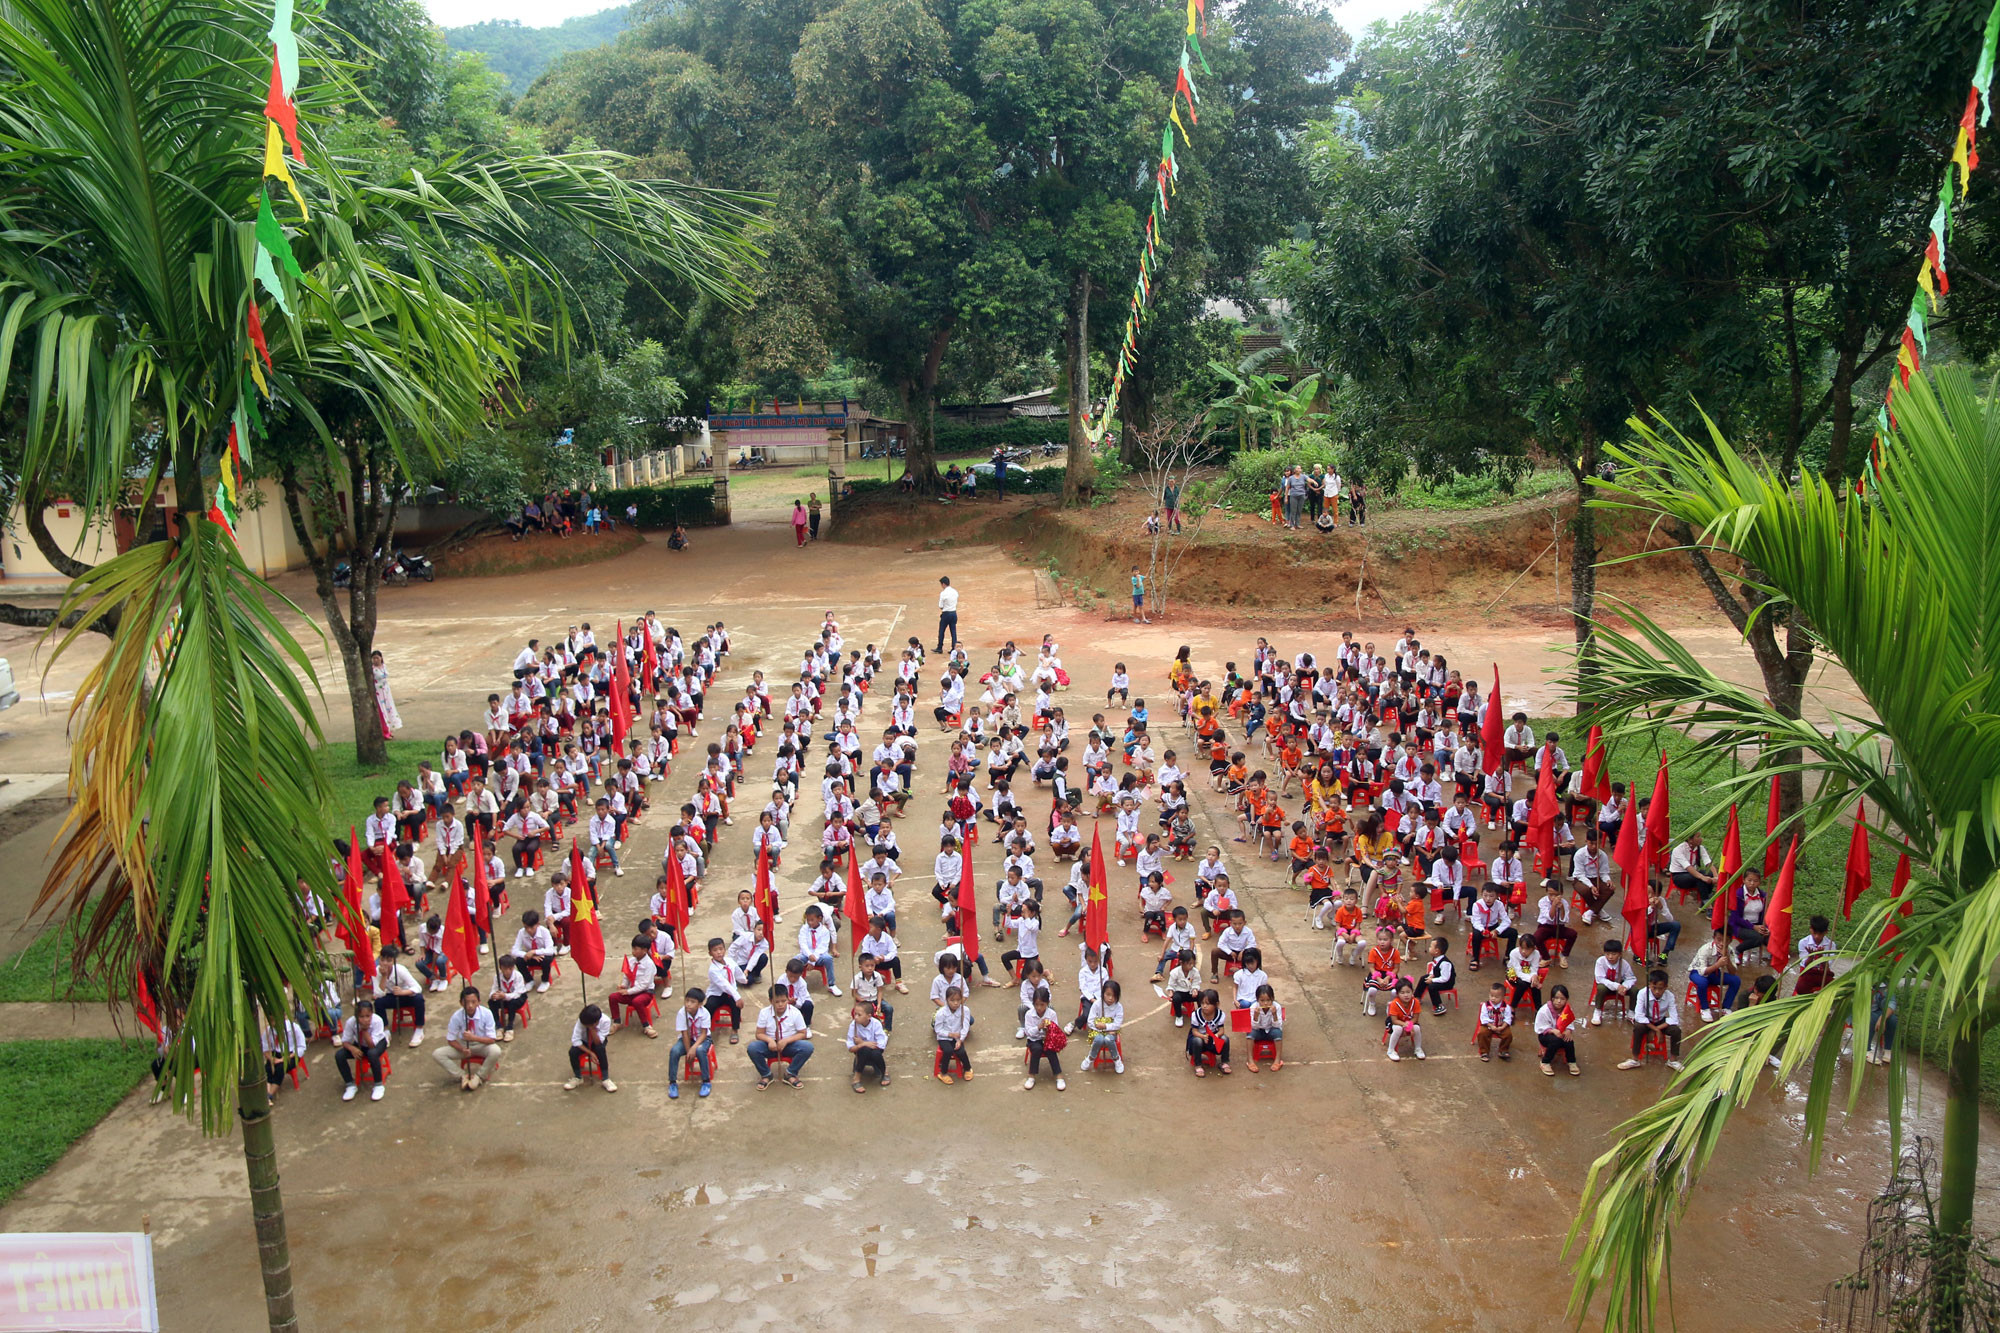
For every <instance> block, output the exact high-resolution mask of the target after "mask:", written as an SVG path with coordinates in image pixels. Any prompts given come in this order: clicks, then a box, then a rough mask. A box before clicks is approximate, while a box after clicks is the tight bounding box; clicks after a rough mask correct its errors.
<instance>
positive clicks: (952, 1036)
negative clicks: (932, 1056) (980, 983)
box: [883, 956, 972, 1083]
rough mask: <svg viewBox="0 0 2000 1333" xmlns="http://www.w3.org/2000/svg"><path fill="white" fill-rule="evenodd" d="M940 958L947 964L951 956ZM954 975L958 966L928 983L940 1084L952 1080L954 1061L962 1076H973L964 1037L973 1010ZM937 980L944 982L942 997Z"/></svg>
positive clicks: (969, 1028)
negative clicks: (933, 1005)
mask: <svg viewBox="0 0 2000 1333" xmlns="http://www.w3.org/2000/svg"><path fill="white" fill-rule="evenodd" d="M943 961H944V962H946V963H950V962H952V961H953V959H952V958H951V957H950V956H947V957H946V958H945V959H944V960H943ZM956 975H957V969H956V968H952V969H949V970H947V971H946V972H945V973H944V975H942V976H940V977H938V978H937V981H934V982H932V983H931V998H932V999H933V1000H937V1001H938V1008H937V1011H936V1012H935V1013H933V1014H932V1015H931V1034H932V1035H933V1036H934V1037H935V1038H936V1039H937V1049H938V1066H937V1077H938V1082H940V1083H949V1082H951V1081H952V1076H951V1067H952V1065H953V1064H954V1063H956V1064H957V1065H958V1067H959V1073H960V1074H961V1075H962V1076H963V1077H964V1078H965V1079H967V1080H968V1081H969V1080H970V1079H971V1078H972V1057H971V1056H970V1055H969V1054H968V1053H967V1052H966V1049H965V1042H966V1039H967V1038H968V1037H970V1036H971V1035H972V1011H971V1010H970V1009H968V1008H966V1007H965V987H964V986H963V985H962V984H961V983H960V982H959V981H958V980H957V979H956ZM938 982H944V983H945V985H944V989H943V991H942V996H941V998H940V992H939V989H938ZM883 1081H884V1082H887V1081H888V1080H887V1079H884V1080H883Z"/></svg>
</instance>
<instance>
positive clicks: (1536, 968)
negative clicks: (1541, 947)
mask: <svg viewBox="0 0 2000 1333" xmlns="http://www.w3.org/2000/svg"><path fill="white" fill-rule="evenodd" d="M1522 1000H1528V1001H1530V1002H1531V1004H1532V1006H1533V1008H1535V1009H1539V1008H1541V1007H1542V955H1541V953H1540V952H1539V951H1538V950H1537V949H1536V948H1535V937H1534V936H1532V935H1522V936H1520V937H1519V938H1518V939H1516V940H1515V941H1514V947H1513V949H1512V950H1510V951H1509V952H1508V954H1507V1004H1508V1007H1509V1008H1513V1009H1519V1008H1520V1007H1521V1001H1522Z"/></svg>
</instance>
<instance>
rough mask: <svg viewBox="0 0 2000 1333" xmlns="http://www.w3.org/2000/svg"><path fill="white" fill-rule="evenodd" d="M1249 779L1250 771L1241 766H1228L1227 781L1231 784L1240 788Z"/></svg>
mask: <svg viewBox="0 0 2000 1333" xmlns="http://www.w3.org/2000/svg"><path fill="white" fill-rule="evenodd" d="M1249 778H1250V770H1249V769H1247V768H1245V767H1244V766H1243V765H1241V764H1231V765H1230V766H1229V780H1230V781H1231V782H1233V783H1235V784H1236V785H1238V786H1241V785H1242V784H1243V783H1245V782H1247V781H1249Z"/></svg>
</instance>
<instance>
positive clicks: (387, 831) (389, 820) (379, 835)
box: [364, 813, 396, 847]
mask: <svg viewBox="0 0 2000 1333" xmlns="http://www.w3.org/2000/svg"><path fill="white" fill-rule="evenodd" d="M364 836H365V837H366V838H367V839H368V841H367V844H366V845H367V846H370V847H380V846H381V845H382V844H384V843H389V842H394V841H395V840H396V816H395V815H394V814H393V813H392V814H386V815H370V816H368V822H367V824H366V825H365V833H364Z"/></svg>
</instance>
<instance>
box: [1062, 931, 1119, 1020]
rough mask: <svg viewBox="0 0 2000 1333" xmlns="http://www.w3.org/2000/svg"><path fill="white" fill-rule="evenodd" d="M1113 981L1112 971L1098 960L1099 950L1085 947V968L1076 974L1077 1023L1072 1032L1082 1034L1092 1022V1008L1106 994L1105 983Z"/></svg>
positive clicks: (1079, 969) (1081, 968)
mask: <svg viewBox="0 0 2000 1333" xmlns="http://www.w3.org/2000/svg"><path fill="white" fill-rule="evenodd" d="M1109 980H1111V969H1110V968H1108V967H1105V966H1103V965H1102V963H1100V962H1099V960H1098V954H1097V950H1095V949H1092V948H1090V947H1088V946H1085V948H1084V950H1083V966H1081V967H1080V968H1078V969H1077V973H1076V992H1077V1002H1076V1021H1075V1022H1074V1023H1073V1024H1071V1025H1070V1030H1071V1031H1072V1032H1081V1031H1083V1029H1084V1025H1085V1024H1086V1023H1088V1022H1089V1021H1090V1010H1091V1006H1092V1005H1094V1004H1096V1003H1097V999H1098V997H1099V996H1101V995H1102V994H1103V993H1104V983H1105V982H1107V981H1109Z"/></svg>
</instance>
